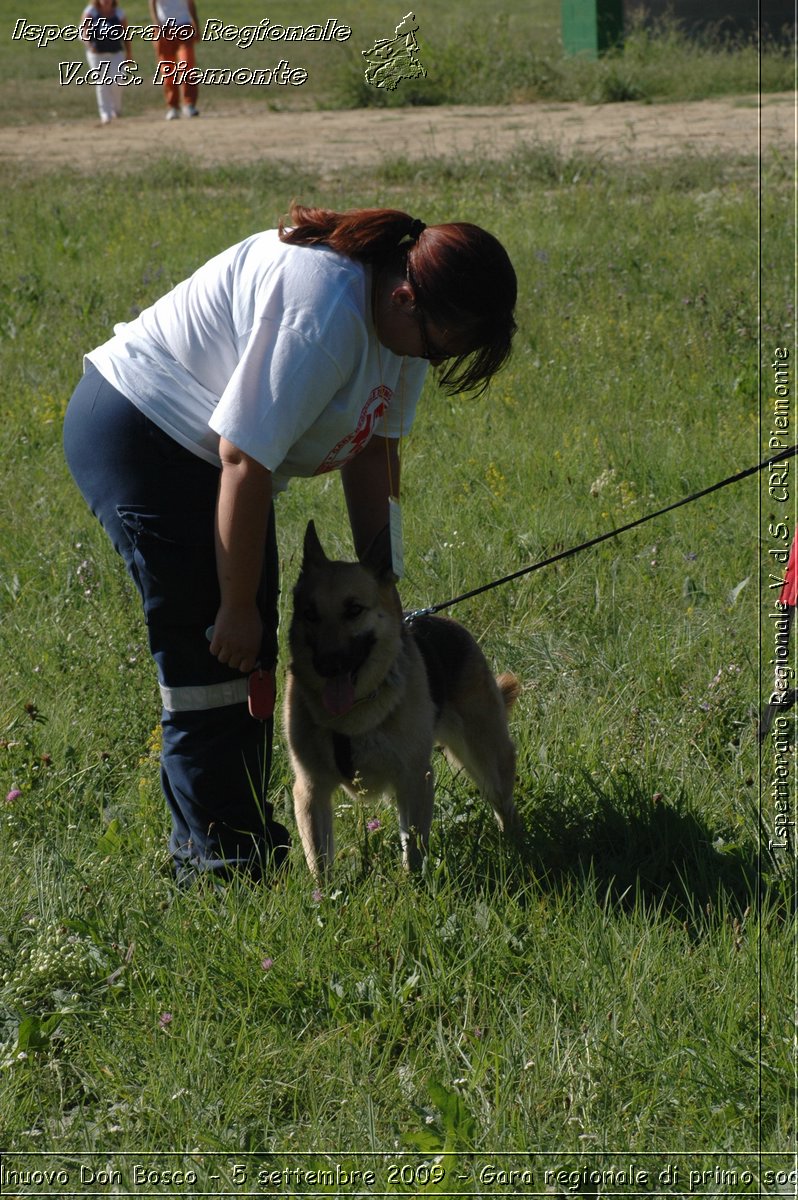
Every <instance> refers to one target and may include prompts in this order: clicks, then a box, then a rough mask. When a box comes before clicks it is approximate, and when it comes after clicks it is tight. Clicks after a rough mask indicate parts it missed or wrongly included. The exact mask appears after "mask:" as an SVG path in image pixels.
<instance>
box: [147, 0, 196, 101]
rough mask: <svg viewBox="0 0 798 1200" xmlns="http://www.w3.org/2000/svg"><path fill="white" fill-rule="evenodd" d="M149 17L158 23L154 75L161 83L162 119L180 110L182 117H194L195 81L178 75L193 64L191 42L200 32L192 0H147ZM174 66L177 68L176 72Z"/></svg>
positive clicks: (193, 56) (192, 46)
mask: <svg viewBox="0 0 798 1200" xmlns="http://www.w3.org/2000/svg"><path fill="white" fill-rule="evenodd" d="M150 18H151V20H152V22H153V24H154V25H156V26H157V27H158V37H157V38H156V41H155V56H156V59H157V61H158V73H157V74H156V78H158V79H159V82H161V84H162V86H163V92H164V98H165V100H166V119H167V121H172V120H174V119H175V117H179V116H180V113H181V111H182V113H183V116H184V117H198V116H199V109H198V108H197V96H198V93H199V85H198V84H197V83H194V82H189V80H187V79H185V78H182V79H181V75H185V73H186V72H188V71H190V70H191V69H192V68H193V67H195V66H196V57H195V53H194V46H195V43H196V42H197V41H198V40H199V35H200V32H199V19H198V17H197V8H196V5H195V4H194V0H150ZM170 67H171V70H170ZM177 68H180V69H179V70H178V71H177V72H176V69H177ZM176 73H177V78H176V77H175V74H176Z"/></svg>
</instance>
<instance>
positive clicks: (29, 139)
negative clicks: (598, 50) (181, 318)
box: [0, 93, 796, 174]
mask: <svg viewBox="0 0 798 1200" xmlns="http://www.w3.org/2000/svg"><path fill="white" fill-rule="evenodd" d="M795 119H796V115H795V98H794V96H793V95H792V93H780V94H777V95H769V96H765V97H764V98H763V101H762V104H761V107H760V105H759V102H758V99H757V97H756V96H746V97H738V98H729V99H720V100H703V101H696V102H693V103H686V104H651V105H649V104H639V103H626V104H606V105H597V106H586V105H581V104H544V103H541V104H525V105H512V106H509V107H506V108H504V107H503V108H487V107H471V106H466V107H436V108H407V109H398V110H397V109H391V110H385V109H371V110H351V111H344V112H315V111H314V112H291V113H273V112H263V110H262V109H261V108H259V107H255V106H251V105H250V106H246V105H243V104H242V105H241V107H240V108H236V110H235V111H234V112H233V111H230V110H229V109H226V110H219V111H216V112H214V111H213V110H209V111H207V112H206V113H204V114H203V115H202V116H201V117H200V118H199V119H198V120H193V121H185V120H184V121H172V122H169V123H167V122H165V121H163V120H162V119H161V117H160V113H159V114H158V115H157V117H156V115H155V114H146V115H144V116H136V117H128V118H123V119H121V120H120V121H118V122H115V123H114V125H113V126H112V127H107V128H100V126H99V124H98V123H97V122H96V121H95V120H93V119H89V118H87V119H86V121H63V122H54V123H52V124H44V125H31V126H19V127H14V128H5V129H0V162H2V161H6V162H15V163H24V164H25V165H26V166H27V167H29V168H30V169H31V170H45V171H46V170H49V169H53V168H57V167H60V166H69V165H71V166H73V167H76V168H77V169H79V170H86V171H90V170H91V171H95V170H97V169H98V168H99V169H102V170H106V171H107V170H120V169H122V170H124V169H129V168H131V167H136V166H140V165H142V164H144V163H145V162H146V161H147V159H148V158H149V159H151V158H152V157H153V153H154V150H155V146H154V144H153V139H154V138H156V137H157V148H158V150H159V151H160V152H161V153H169V152H170V151H173V150H174V151H177V152H178V153H185V154H186V155H189V156H190V157H191V159H192V160H193V161H195V162H198V163H202V164H206V165H209V166H210V165H217V164H223V163H249V162H255V161H258V160H262V159H264V158H270V159H272V160H275V161H281V162H284V163H288V164H300V165H302V166H303V167H306V168H310V169H313V170H318V171H320V172H321V173H322V174H324V173H325V172H332V171H335V170H337V169H339V168H340V167H342V166H346V165H358V166H368V165H369V164H374V163H378V162H380V161H382V160H383V159H385V158H396V157H401V156H404V157H406V158H408V159H417V158H426V157H434V158H437V157H446V156H451V155H462V154H471V153H475V152H476V153H480V154H484V155H485V156H489V157H494V158H496V157H501V156H503V155H506V154H507V153H508V152H511V151H512V150H514V149H516V148H518V147H521V146H530V145H533V146H534V145H550V146H554V147H556V148H557V149H559V150H560V151H562V152H565V153H572V152H579V153H581V154H590V155H595V156H597V157H598V158H600V159H601V158H606V159H613V160H618V159H624V158H627V159H647V158H652V157H655V156H658V157H660V156H662V155H670V154H676V153H681V152H684V151H689V152H696V153H707V152H715V151H720V152H723V153H724V154H729V155H732V156H748V155H756V153H757V148H758V146H759V141H760V135H761V144H762V148H763V150H764V151H765V153H768V152H769V150H770V147H778V148H780V149H781V150H782V152H784V153H787V154H789V155H790V156H792V152H793V147H794V144H795Z"/></svg>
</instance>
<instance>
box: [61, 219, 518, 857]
mask: <svg viewBox="0 0 798 1200" xmlns="http://www.w3.org/2000/svg"><path fill="white" fill-rule="evenodd" d="M291 220H292V226H291V228H289V229H284V228H283V227H282V226H281V227H280V228H279V229H276V230H270V231H268V232H265V233H259V234H255V235H254V236H252V237H250V238H247V239H246V240H245V241H243V242H241V243H239V244H238V245H235V246H232V247H231V248H230V249H228V250H226V251H224V252H223V253H221V254H219V255H217V256H216V257H215V258H212V259H211V260H210V261H209V262H207V263H206V264H205V265H204V266H201V267H200V268H199V269H198V270H197V271H196V272H195V273H194V274H193V275H192V276H191V277H190V278H189V279H187V280H185V281H184V282H183V283H181V284H178V286H177V287H176V288H174V289H173V290H172V291H171V292H169V293H168V294H167V295H166V296H164V297H162V298H161V299H160V300H157V301H156V302H155V304H153V305H152V306H151V307H150V308H147V309H145V310H144V311H143V312H142V313H141V315H140V316H139V317H138V318H137V319H136V320H135V321H133V322H132V323H130V324H127V325H117V326H116V328H115V333H114V336H113V337H112V338H111V339H110V341H108V342H106V343H105V344H104V345H102V346H100V347H98V348H97V349H96V350H94V351H92V352H91V353H90V354H88V355H87V356H86V360H85V374H84V376H83V379H82V380H81V382H80V383H79V384H78V386H77V388H76V390H75V392H74V394H73V396H72V399H71V401H70V403H69V407H68V410H67V414H66V420H65V426H64V447H65V452H66V457H67V462H68V463H69V466H70V469H71V471H72V474H73V476H74V478H75V480H76V482H77V483H78V486H79V487H80V489H81V491H82V492H83V494H84V496H85V498H86V500H87V502H88V503H89V505H90V507H91V509H92V511H93V512H94V514H95V515H96V516H97V517H98V518H99V520H100V521H101V522H102V524H103V526H104V528H105V530H106V532H107V533H108V534H109V536H110V538H111V540H112V542H113V544H114V546H115V547H116V549H117V551H118V552H119V553H120V554H121V556H122V558H123V559H124V561H125V563H126V565H127V568H128V570H129V572H130V574H131V576H132V577H133V579H134V581H135V583H136V585H137V587H138V589H139V592H140V594H141V598H142V601H143V605H144V610H145V614H146V619H147V626H148V634H149V642H150V649H151V652H152V655H153V657H154V659H155V661H156V663H157V666H158V674H159V681H160V688H161V696H162V701H163V709H164V711H163V714H162V728H163V743H162V754H161V779H162V785H163V790H164V794H165V796H166V800H167V803H168V805H169V808H170V810H171V816H172V834H171V839H170V848H171V852H172V855H173V858H174V861H175V864H176V867H177V872H178V877H179V878H181V879H183V878H186V879H188V878H191V877H193V876H194V875H195V874H196V873H197V872H205V871H214V872H218V873H221V874H224V873H227V872H229V871H230V870H232V869H234V868H240V869H245V870H247V871H249V872H250V873H251V874H252V875H254V876H259V875H260V874H262V872H263V870H264V867H266V866H267V864H268V862H269V860H270V859H271V860H272V862H273V864H276V863H279V862H280V861H281V860H282V859H283V858H284V857H285V854H286V847H287V845H288V841H289V838H288V833H287V831H286V830H285V829H284V828H283V827H282V826H281V825H279V824H278V823H276V822H275V821H274V818H273V811H272V806H271V805H270V804H269V802H268V800H267V795H266V789H267V785H268V780H269V768H270V762H271V736H272V722H271V719H267V720H266V721H265V722H261V721H258V720H256V719H254V718H253V716H252V715H250V712H249V710H248V707H247V703H246V697H247V679H248V676H249V674H250V672H252V671H253V668H254V667H255V665H256V663H258V662H259V663H260V664H261V666H262V667H263V668H265V669H267V670H271V669H273V666H274V664H275V661H276V658H277V589H278V582H277V548H276V539H275V525H274V506H273V503H272V499H273V496H274V495H276V494H277V493H279V492H280V491H281V490H283V489H284V488H285V487H286V486H287V484H288V482H289V480H290V479H291V478H293V477H296V476H313V475H319V474H323V473H325V472H328V471H332V470H338V471H340V472H341V477H342V481H343V487H344V493H345V496H346V502H347V509H348V512H349V518H350V523H351V527H352V534H353V538H354V543H355V548H356V550H357V551H358V553H362V552H363V551H364V550H365V549H366V548H367V547H368V546H369V544H370V543H371V541H372V540H373V539H374V537H375V536H376V535H377V533H379V532H380V531H381V530H382V529H383V528H384V526H385V525H386V523H387V520H388V498H389V495H390V494H394V495H398V489H399V455H398V449H397V446H398V439H399V438H400V437H401V436H402V435H403V434H405V433H407V431H408V430H409V428H410V426H411V424H412V421H413V416H414V412H415V408H416V403H417V400H418V397H419V393H420V391H421V386H422V383H423V381H424V377H425V374H426V370H427V366H428V364H429V363H431V364H432V365H433V366H441V373H440V377H439V382H440V383H441V384H442V386H444V387H445V388H446V389H447V390H449V391H451V392H457V391H463V390H470V391H475V390H476V391H477V392H479V391H481V390H484V387H485V386H486V385H487V382H488V380H489V379H490V377H491V376H492V375H493V373H494V372H495V371H496V370H498V368H499V367H500V366H501V365H502V363H503V362H504V361H505V359H506V358H507V356H508V354H509V352H510V345H511V340H512V336H513V333H514V331H515V321H514V318H513V309H514V305H515V299H516V279H515V273H514V271H513V268H512V265H511V263H510V260H509V258H508V256H507V253H506V251H505V250H504V249H503V247H502V246H501V244H500V243H499V242H498V241H497V240H496V239H495V238H494V237H493V236H492V235H491V234H489V233H486V232H485V231H484V230H482V229H480V228H479V227H478V226H475V225H470V224H466V223H456V224H445V225H434V226H431V227H429V228H426V227H425V226H424V225H423V223H422V222H420V221H417V220H413V218H412V217H410V216H408V214H407V213H403V212H400V211H396V210H391V209H372V210H368V209H367V210H355V211H353V212H349V213H335V212H330V211H327V210H319V209H308V208H304V207H301V206H297V205H294V206H293V208H292V210H291ZM209 626H213V633H212V636H211V640H210V644H209V642H208V639H207V637H206V630H207V629H208V627H209Z"/></svg>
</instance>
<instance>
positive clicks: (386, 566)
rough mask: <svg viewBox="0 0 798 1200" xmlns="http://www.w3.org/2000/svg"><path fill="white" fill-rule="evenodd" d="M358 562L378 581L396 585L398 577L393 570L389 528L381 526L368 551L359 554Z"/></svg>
mask: <svg viewBox="0 0 798 1200" xmlns="http://www.w3.org/2000/svg"><path fill="white" fill-rule="evenodd" d="M360 561H361V563H362V564H363V566H364V567H365V568H366V569H367V570H368V571H371V573H372V574H373V575H376V576H377V578H378V579H380V580H382V579H385V580H387V581H388V582H389V583H396V581H397V580H398V578H399V576H398V575H397V574H396V573H395V572H394V569H393V558H392V555H391V530H390V526H388V525H384V526H383V528H382V529H381V530H380V532H379V533H378V534H377V536H376V537H375V539H374V541H373V542H372V543H371V545H370V546H369V548H368V550H366V551H365V552H364V553H363V554H361V556H360Z"/></svg>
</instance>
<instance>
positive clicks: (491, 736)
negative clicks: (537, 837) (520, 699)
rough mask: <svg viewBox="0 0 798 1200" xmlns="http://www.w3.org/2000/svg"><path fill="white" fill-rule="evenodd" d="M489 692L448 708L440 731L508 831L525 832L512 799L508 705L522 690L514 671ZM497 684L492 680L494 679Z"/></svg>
mask: <svg viewBox="0 0 798 1200" xmlns="http://www.w3.org/2000/svg"><path fill="white" fill-rule="evenodd" d="M496 682H497V685H498V687H496V688H494V687H493V686H491V689H490V691H491V692H494V694H495V699H494V698H493V696H490V701H489V702H486V693H487V695H489V694H490V693H488V692H487V689H485V692H483V693H482V694H481V695H480V694H471V695H468V696H464V697H459V698H457V699H456V701H455V711H452V710H451V709H450V710H449V711H448V712H447V713H445V714H444V718H443V720H442V722H441V726H440V728H439V730H438V734H439V736H440V738H441V740H442V742H443V743H444V748H445V750H446V756H447V758H449V759H450V761H453V762H454V764H455V765H459V766H462V767H463V768H464V769H465V771H466V773H467V774H468V775H469V776H470V777H471V779H472V780H473V781H474V783H475V784H476V786H477V787H478V788H479V790H480V791H481V792H482V794H483V795H484V796H485V798H486V800H487V801H488V802H489V804H490V806H491V808H492V809H493V815H494V816H495V818H496V821H497V823H498V826H499V828H500V829H501V830H502V832H503V833H512V834H516V835H521V834H523V832H524V823H523V821H522V819H521V816H520V814H519V812H518V809H517V808H516V806H515V801H514V800H513V788H514V786H515V747H514V745H513V743H512V740H511V738H510V732H509V729H508V728H507V711H506V710H507V708H509V707H510V705H511V704H512V703H513V701H514V700H515V697H516V695H517V694H518V690H519V689H518V684H517V681H516V680H515V679H513V677H512V676H501V677H500V678H499V679H498V680H497V681H496ZM491 684H492V680H491Z"/></svg>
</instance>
